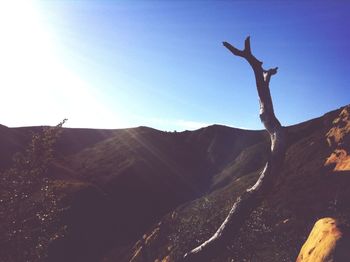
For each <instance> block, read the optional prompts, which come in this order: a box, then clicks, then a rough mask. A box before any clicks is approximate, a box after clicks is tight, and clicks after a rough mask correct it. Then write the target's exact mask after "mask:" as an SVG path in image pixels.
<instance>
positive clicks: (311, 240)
mask: <svg viewBox="0 0 350 262" xmlns="http://www.w3.org/2000/svg"><path fill="white" fill-rule="evenodd" d="M331 261H332V262H345V261H350V239H349V234H348V230H347V229H346V228H344V226H342V225H341V224H340V223H339V222H338V221H337V220H335V219H333V218H329V217H327V218H322V219H320V220H318V221H317V222H316V223H315V225H314V227H313V229H312V231H311V233H310V235H309V237H308V239H307V240H306V242H305V244H304V245H303V247H302V248H301V251H300V253H299V256H298V258H297V260H296V262H331Z"/></svg>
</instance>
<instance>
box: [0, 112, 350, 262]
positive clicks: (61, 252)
mask: <svg viewBox="0 0 350 262" xmlns="http://www.w3.org/2000/svg"><path fill="white" fill-rule="evenodd" d="M349 108H350V107H349V106H348V107H345V108H341V109H339V110H336V111H333V112H330V113H328V114H326V115H324V116H323V117H320V118H317V119H314V120H310V121H307V122H304V123H302V124H299V125H295V126H291V127H287V131H288V150H287V154H286V160H285V163H284V168H283V171H282V174H281V175H280V177H281V178H280V180H279V181H276V186H275V190H274V191H273V192H271V193H270V194H269V197H268V199H266V201H264V202H263V204H262V205H261V206H260V207H259V208H258V209H257V210H255V211H254V212H253V214H252V216H251V218H250V219H249V221H247V222H246V224H245V226H244V228H242V234H240V235H239V236H238V238H235V240H233V241H232V245H231V246H230V247H229V248H228V249H227V250H226V251H225V252H223V253H222V254H220V256H219V257H217V260H216V261H226V260H228V259H233V261H243V260H244V259H248V260H249V259H250V258H249V257H248V256H251V258H252V259H253V261H255V260H256V261H292V260H293V259H294V260H295V258H296V256H297V255H298V251H299V249H300V247H301V245H302V243H303V241H304V240H305V238H306V236H307V232H308V231H309V230H310V227H311V226H312V225H313V223H314V222H315V219H316V218H317V217H320V216H325V215H333V216H338V217H339V216H341V217H346V216H348V215H349V214H350V210H349V208H348V205H347V204H346V201H345V200H346V199H350V190H349V189H350V176H349V170H350V167H348V166H347V162H346V161H348V160H347V159H348V158H347V157H348V155H349V149H350V148H349V147H350V143H349V135H348V134H349V133H350V128H348V123H350V118H349V110H350V109H349ZM337 119H338V120H337ZM339 119H340V120H339ZM349 125H350V124H349ZM41 129H42V128H41V127H22V128H8V127H5V126H0V153H1V159H0V169H2V170H4V169H6V168H8V167H9V166H10V164H11V158H12V156H13V154H14V153H15V152H18V151H21V150H23V149H24V148H25V147H26V145H27V144H28V143H29V141H30V139H31V134H32V133H35V132H40V130H41ZM268 147H269V137H268V135H267V133H266V132H265V131H249V130H242V129H236V128H230V127H226V126H220V125H213V126H209V127H206V128H201V129H198V130H196V131H185V132H162V131H159V130H155V129H152V128H148V127H138V128H130V129H118V130H97V129H72V128H64V129H63V132H62V135H61V136H60V138H59V140H58V141H57V144H56V147H55V152H56V155H57V158H56V160H55V162H54V164H53V166H52V167H51V169H50V175H51V177H52V179H54V180H55V181H56V182H57V188H58V190H59V192H60V194H61V195H62V196H64V198H65V201H66V205H67V207H69V209H68V211H67V213H66V215H65V216H64V217H63V218H62V223H66V224H67V225H68V235H67V237H66V238H65V239H63V240H60V241H56V243H54V244H52V246H51V248H50V250H49V260H50V261H99V260H102V258H103V259H104V260H103V261H129V260H132V261H155V260H156V259H158V260H159V261H162V259H163V260H164V261H176V260H177V259H178V258H179V257H180V256H181V255H183V253H184V252H185V251H188V250H189V249H190V248H191V247H193V246H195V245H196V244H198V243H199V242H201V241H203V240H205V239H206V238H207V237H208V236H210V234H212V233H213V232H214V231H215V229H216V228H217V227H218V225H219V224H220V223H221V222H222V221H223V219H224V218H225V216H226V214H227V211H228V210H229V208H230V206H231V205H232V202H233V201H234V200H235V198H236V197H237V196H238V195H239V193H241V192H242V191H243V190H245V189H246V188H247V187H248V186H249V185H251V184H252V183H254V181H255V180H256V178H257V176H258V174H259V171H260V170H261V169H262V167H263V166H264V164H265V162H266V160H267V158H268V152H269V150H268ZM339 152H340V153H339ZM344 154H345V155H344ZM327 159H328V160H327ZM243 232H244V233H243ZM276 254H278V255H276ZM283 259H287V260H283ZM288 259H289V260H288Z"/></svg>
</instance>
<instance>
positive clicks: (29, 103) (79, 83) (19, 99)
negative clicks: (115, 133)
mask: <svg viewBox="0 0 350 262" xmlns="http://www.w3.org/2000/svg"><path fill="white" fill-rule="evenodd" d="M45 19H46V17H45V15H44V14H43V12H40V6H39V2H32V1H4V2H1V3H0V32H1V42H0V57H1V59H0V70H1V77H0V86H1V89H2V102H1V104H0V110H1V112H2V113H1V123H2V124H5V125H8V126H19V125H42V124H44V125H46V124H47V125H53V124H56V123H58V122H59V121H60V120H62V119H63V118H68V119H69V122H68V126H74V127H78V126H79V127H104V128H115V127H118V126H120V125H121V123H120V120H118V118H117V116H116V115H115V114H114V113H113V112H111V111H110V110H109V109H108V108H106V107H105V106H104V105H103V103H102V102H101V100H102V99H100V98H101V94H99V92H98V90H96V89H93V88H92V87H90V86H89V85H88V84H87V83H86V82H84V81H83V80H82V79H81V78H79V76H78V75H76V74H74V72H73V71H72V70H70V69H68V68H66V67H65V66H64V64H63V62H62V61H61V60H60V58H59V54H58V53H57V52H56V49H55V41H54V40H55V39H54V37H53V35H54V34H52V35H51V31H50V30H51V29H50V28H49V26H47V23H46V22H47V21H46V20H45Z"/></svg>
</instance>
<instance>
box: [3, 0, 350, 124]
mask: <svg viewBox="0 0 350 262" xmlns="http://www.w3.org/2000/svg"><path fill="white" fill-rule="evenodd" d="M0 5H2V6H0V10H2V11H0V17H1V18H0V19H1V20H2V21H0V22H1V24H2V26H1V27H2V28H1V29H2V32H4V33H3V36H5V39H6V41H3V42H2V43H0V50H1V51H0V55H1V56H2V57H5V59H2V61H1V62H0V69H1V70H2V71H3V72H4V75H5V78H4V79H2V80H0V85H1V89H2V91H3V92H2V93H3V95H2V97H3V99H4V101H5V103H2V106H1V108H0V110H1V112H2V113H1V115H2V119H3V120H1V121H2V122H1V123H2V124H5V125H8V126H22V125H46V124H55V123H58V122H59V121H60V120H61V119H63V118H65V117H66V118H68V122H67V126H72V127H92V128H121V127H132V126H139V125H146V126H151V127H154V128H158V129H161V130H170V131H172V130H178V131H181V130H185V129H196V128H199V127H201V126H206V125H210V124H215V123H218V124H225V125H230V126H235V127H242V128H247V129H260V128H262V125H261V124H260V120H259V117H258V107H259V104H258V97H257V92H256V87H255V82H254V75H253V73H252V70H251V68H250V67H249V66H248V64H247V63H246V61H244V60H243V59H242V58H239V57H235V56H233V55H232V54H231V53H229V52H228V51H227V50H226V49H225V48H224V47H223V46H222V41H228V42H230V43H231V44H233V45H235V46H237V47H242V46H243V43H244V39H245V38H246V36H248V35H250V36H251V44H252V50H253V53H254V54H255V55H256V56H257V57H258V58H259V59H260V60H262V61H264V65H265V67H266V68H269V67H275V66H278V67H279V71H278V74H277V75H275V76H274V77H273V78H272V80H271V83H270V87H271V92H272V96H273V100H274V104H275V111H276V115H277V116H278V117H279V119H280V121H281V122H282V124H283V125H291V124H296V123H299V122H302V121H305V120H308V119H310V118H314V117H318V116H320V115H322V114H324V113H326V112H328V111H330V110H333V109H336V108H338V107H340V106H343V105H346V104H349V103H350V92H349V91H348V90H349V87H348V83H350V72H349V71H350V66H349V61H350V52H349V50H350V30H349V29H348V28H349V27H350V18H349V15H348V14H349V13H350V2H348V1H137V0H135V1H33V2H30V1H26V2H12V3H11V4H10V2H5V4H3V3H2V4H0ZM1 12H2V13H1Z"/></svg>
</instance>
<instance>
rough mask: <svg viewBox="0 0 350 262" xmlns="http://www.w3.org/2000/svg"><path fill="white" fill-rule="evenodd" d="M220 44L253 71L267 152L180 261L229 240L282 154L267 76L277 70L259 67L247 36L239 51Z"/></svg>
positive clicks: (203, 256)
mask: <svg viewBox="0 0 350 262" xmlns="http://www.w3.org/2000/svg"><path fill="white" fill-rule="evenodd" d="M223 45H224V46H225V47H226V48H227V49H228V50H230V51H231V52H232V53H233V54H234V55H236V56H240V57H243V58H245V59H246V60H247V61H248V63H249V64H250V65H251V67H252V69H253V71H254V75H255V80H256V87H257V90H258V94H259V100H260V119H261V122H262V123H263V124H264V126H265V128H266V130H267V131H268V132H269V134H270V139H271V153H270V157H269V160H268V162H267V163H266V164H265V167H264V169H263V171H262V172H261V174H260V177H259V179H258V180H257V182H256V183H255V184H254V186H252V187H251V188H249V189H247V190H246V191H245V192H244V193H243V194H242V195H241V196H240V197H238V198H237V200H236V202H235V203H234V204H233V206H232V208H231V210H230V212H229V214H228V215H227V217H226V219H225V221H224V222H223V223H222V224H221V226H220V227H219V229H218V230H217V231H216V232H215V234H214V235H213V236H212V237H211V238H209V239H208V240H207V241H205V242H204V243H202V244H201V245H200V246H198V247H196V248H194V249H192V250H191V251H190V252H188V253H186V254H185V255H184V259H183V260H184V261H208V260H209V259H210V258H211V257H212V256H214V255H215V254H217V252H218V251H220V249H222V248H224V247H225V245H226V244H227V242H228V241H229V240H232V239H233V238H234V234H236V233H237V231H238V229H239V228H240V227H241V225H242V224H243V222H244V221H245V219H247V217H248V216H249V215H250V214H251V212H252V211H253V210H254V209H255V208H256V207H257V206H258V205H259V204H260V203H261V201H262V200H263V198H264V196H265V195H266V193H267V192H269V190H270V189H271V188H272V187H273V185H274V181H275V180H276V179H275V178H276V176H277V175H278V173H279V170H280V167H281V165H282V162H283V159H284V154H285V148H286V143H285V132H284V129H283V127H282V126H281V124H280V122H279V121H278V119H277V118H276V116H275V113H274V110H273V104H272V99H271V94H270V88H269V83H270V79H271V76H272V75H274V74H276V73H277V67H276V68H272V69H269V70H264V69H263V68H262V64H263V63H262V62H261V61H259V60H258V59H257V58H256V57H255V56H254V55H253V54H252V53H251V49H250V38H249V37H247V39H246V40H245V46H244V49H243V50H239V49H237V48H235V47H234V46H232V45H231V44H229V43H227V42H223Z"/></svg>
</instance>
